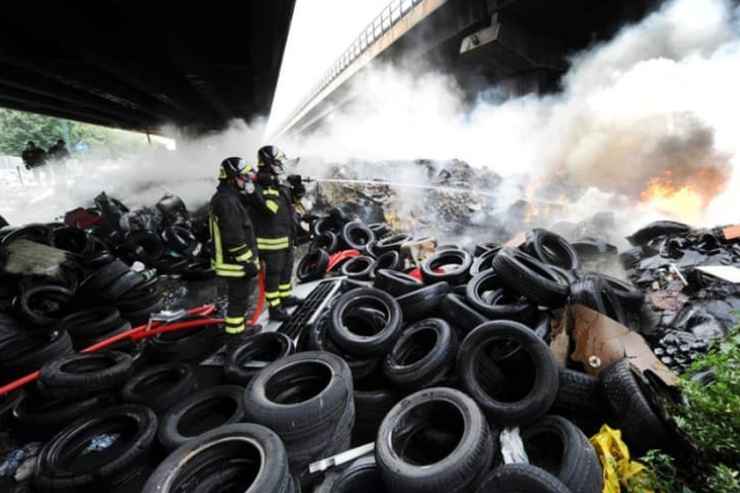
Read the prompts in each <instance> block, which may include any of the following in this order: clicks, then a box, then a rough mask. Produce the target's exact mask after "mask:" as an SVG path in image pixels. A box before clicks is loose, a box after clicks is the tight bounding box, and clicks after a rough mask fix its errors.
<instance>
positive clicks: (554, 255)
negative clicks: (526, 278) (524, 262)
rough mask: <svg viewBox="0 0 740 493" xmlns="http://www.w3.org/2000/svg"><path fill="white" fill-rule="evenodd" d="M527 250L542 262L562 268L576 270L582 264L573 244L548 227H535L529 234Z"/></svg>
mask: <svg viewBox="0 0 740 493" xmlns="http://www.w3.org/2000/svg"><path fill="white" fill-rule="evenodd" d="M527 250H528V251H529V254H530V255H532V256H533V257H535V258H537V259H539V260H540V262H542V263H545V264H548V265H554V266H556V267H560V268H561V269H565V270H576V269H578V268H580V266H581V262H580V260H579V259H578V254H577V253H576V251H575V249H574V248H573V245H571V244H570V243H569V242H568V240H566V239H565V238H563V237H562V236H560V235H558V234H556V233H553V232H552V231H548V230H546V229H541V228H535V229H533V230H532V231H531V233H530V234H529V235H527Z"/></svg>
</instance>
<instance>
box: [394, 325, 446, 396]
mask: <svg viewBox="0 0 740 493" xmlns="http://www.w3.org/2000/svg"><path fill="white" fill-rule="evenodd" d="M457 346H458V342H457V334H456V333H455V332H454V331H453V330H452V329H451V328H450V326H449V324H448V323H447V322H445V321H444V320H441V319H439V318H429V319H426V320H422V321H420V322H417V323H415V324H413V325H411V326H410V327H408V328H407V329H405V330H404V331H403V333H402V334H401V337H400V338H399V339H398V340H397V341H396V344H395V346H393V349H392V350H391V352H390V353H389V354H388V356H386V357H385V359H384V360H383V373H384V374H385V376H386V377H387V378H388V380H389V381H390V382H392V383H393V384H394V385H395V386H397V387H398V388H400V389H402V390H406V391H412V392H416V391H417V390H421V389H423V388H428V387H435V386H438V385H439V384H440V383H441V382H443V381H444V380H445V379H446V378H448V377H449V376H450V374H454V370H455V357H456V356H457Z"/></svg>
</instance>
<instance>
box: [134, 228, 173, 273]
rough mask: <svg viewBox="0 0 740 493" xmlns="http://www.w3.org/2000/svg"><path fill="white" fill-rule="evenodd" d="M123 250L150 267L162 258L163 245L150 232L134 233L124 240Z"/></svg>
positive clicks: (157, 237) (159, 239)
mask: <svg viewBox="0 0 740 493" xmlns="http://www.w3.org/2000/svg"><path fill="white" fill-rule="evenodd" d="M125 248H128V249H130V250H131V252H132V253H133V255H134V257H135V258H136V259H138V260H140V261H142V262H144V264H146V265H151V264H153V263H155V262H157V260H159V259H161V258H162V256H164V253H165V252H164V250H165V249H164V243H162V240H161V238H160V237H159V236H158V235H156V234H155V233H152V232H151V231H135V232H133V233H131V234H130V235H129V236H128V238H126V244H125Z"/></svg>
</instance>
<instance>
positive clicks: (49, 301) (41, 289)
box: [18, 284, 74, 327]
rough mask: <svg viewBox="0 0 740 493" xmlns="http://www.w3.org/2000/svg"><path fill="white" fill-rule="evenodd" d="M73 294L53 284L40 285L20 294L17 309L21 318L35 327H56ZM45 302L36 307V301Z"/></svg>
mask: <svg viewBox="0 0 740 493" xmlns="http://www.w3.org/2000/svg"><path fill="white" fill-rule="evenodd" d="M73 296H74V293H73V292H72V291H70V290H69V289H67V288H65V287H62V286H56V285H53V284H42V285H38V286H34V287H32V288H30V289H24V290H23V291H22V293H21V296H20V300H19V303H18V308H19V310H20V314H21V316H23V318H24V319H25V320H26V321H28V323H30V324H32V325H33V326H36V327H49V326H52V325H56V324H57V323H58V322H59V321H60V320H61V319H62V318H63V317H64V315H65V310H66V309H67V308H68V307H69V305H70V302H71V301H72V297H73ZM39 298H40V299H41V300H45V301H43V303H42V305H41V306H37V303H38V301H37V300H38V299H39Z"/></svg>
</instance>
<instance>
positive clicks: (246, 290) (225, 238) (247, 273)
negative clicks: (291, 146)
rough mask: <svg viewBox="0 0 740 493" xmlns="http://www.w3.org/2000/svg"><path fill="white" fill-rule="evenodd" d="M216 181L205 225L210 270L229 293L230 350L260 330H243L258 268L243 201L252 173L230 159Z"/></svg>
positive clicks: (250, 191)
mask: <svg viewBox="0 0 740 493" xmlns="http://www.w3.org/2000/svg"><path fill="white" fill-rule="evenodd" d="M218 178H219V185H218V190H217V192H216V194H215V195H214V196H213V197H212V198H211V205H210V210H209V218H208V219H209V221H208V222H209V226H210V231H211V239H212V240H213V259H212V265H213V269H214V271H215V272H216V275H217V276H219V277H220V278H222V279H223V280H224V282H225V283H226V287H227V292H228V306H227V309H226V318H225V320H224V322H225V330H226V334H227V337H228V339H227V348H230V347H233V346H235V345H239V343H241V342H242V340H243V338H244V337H246V336H251V335H253V334H255V333H257V332H259V326H253V327H250V328H249V330H247V329H246V327H245V314H246V311H247V308H248V304H249V295H250V291H251V287H252V283H251V281H252V279H253V278H254V277H255V276H256V275H257V273H258V272H259V268H260V264H259V257H258V256H257V248H256V243H255V237H254V228H253V226H252V221H251V220H250V217H249V214H248V209H247V207H246V204H245V203H244V199H243V197H244V196H245V195H249V194H253V193H254V190H255V187H254V183H253V181H254V172H253V169H252V166H251V165H248V164H247V163H246V162H245V161H244V160H242V159H240V158H238V157H230V158H227V159H224V160H223V162H222V163H221V168H220V170H219V177H218Z"/></svg>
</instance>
